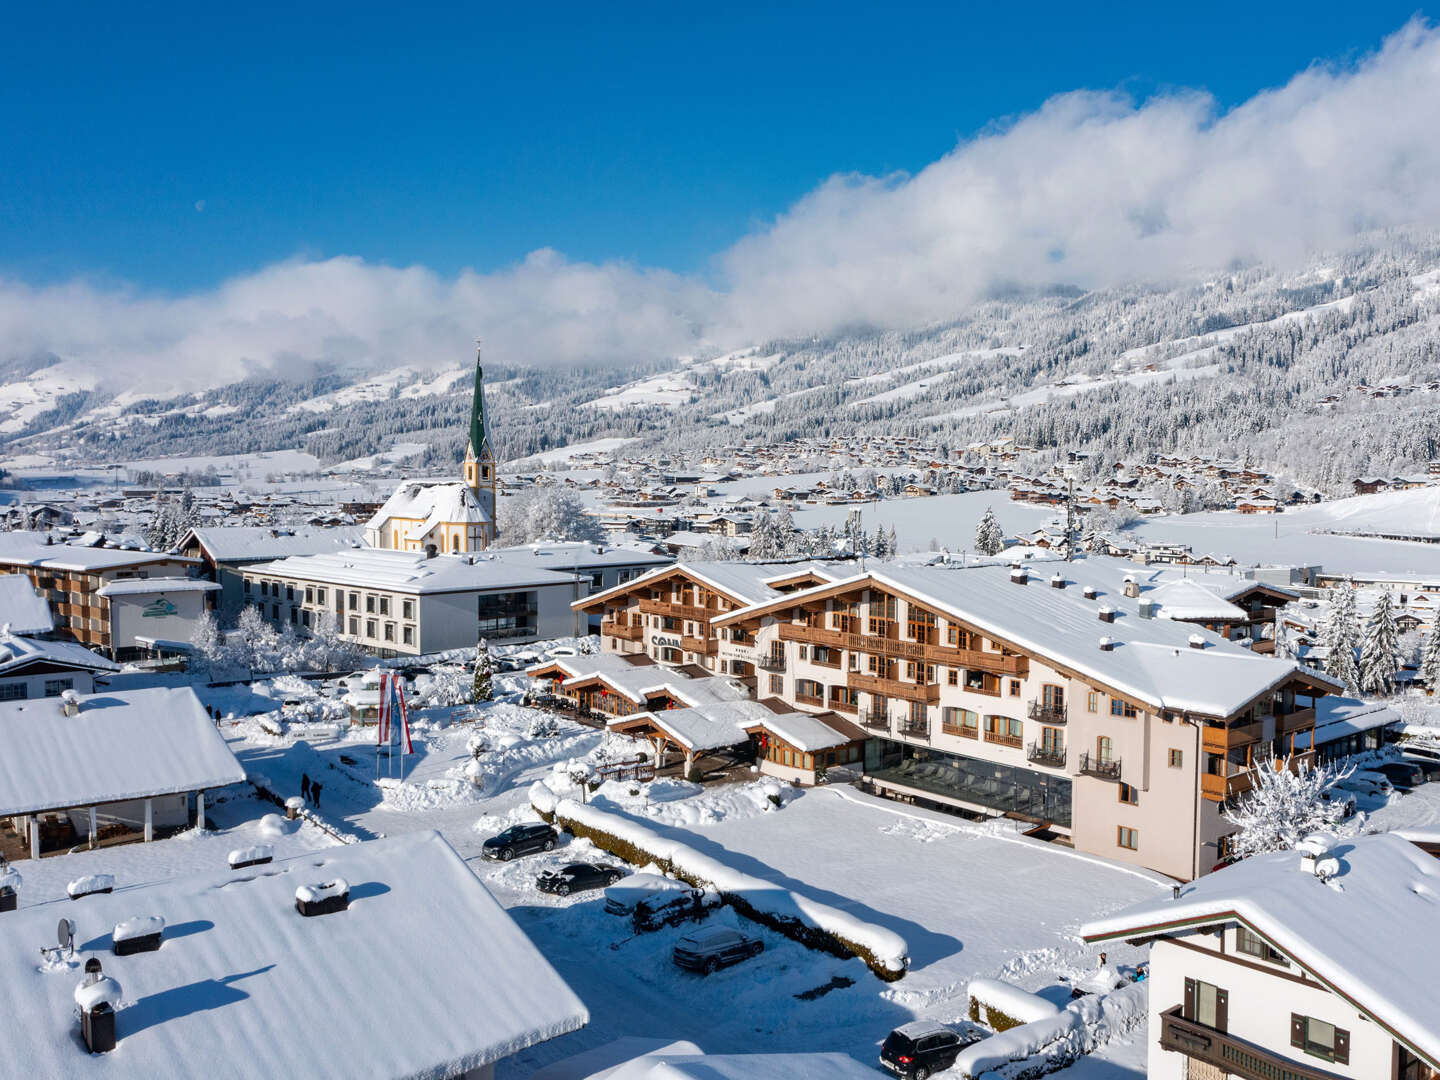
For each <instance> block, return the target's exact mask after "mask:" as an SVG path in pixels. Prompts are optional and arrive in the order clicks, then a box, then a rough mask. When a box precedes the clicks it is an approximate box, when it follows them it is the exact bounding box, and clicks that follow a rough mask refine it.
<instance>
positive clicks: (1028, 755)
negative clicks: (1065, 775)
mask: <svg viewBox="0 0 1440 1080" xmlns="http://www.w3.org/2000/svg"><path fill="white" fill-rule="evenodd" d="M1025 760H1026V761H1029V762H1032V763H1033V764H1035V765H1044V766H1045V767H1046V768H1049V769H1063V768H1065V763H1066V761H1067V760H1068V759H1067V756H1066V750H1065V747H1063V746H1046V745H1045V744H1044V743H1033V742H1032V743H1031V744H1030V745H1029V746H1027V747H1026V748H1025Z"/></svg>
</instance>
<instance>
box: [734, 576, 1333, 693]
mask: <svg viewBox="0 0 1440 1080" xmlns="http://www.w3.org/2000/svg"><path fill="white" fill-rule="evenodd" d="M1055 565H1056V564H1048V565H1045V566H1043V567H1037V569H1036V570H1034V571H1030V572H1029V573H1030V575H1031V576H1030V581H1029V583H1028V584H1026V585H1023V586H1022V585H1018V584H1016V583H1015V582H1014V581H1012V579H1011V571H1010V569H1009V568H1008V567H1006V566H1000V565H988V566H971V567H954V566H902V565H895V564H884V565H880V566H878V567H877V568H875V569H872V570H870V571H869V572H868V573H864V574H857V575H855V576H854V577H851V578H847V579H845V580H844V581H842V582H837V583H836V585H838V586H842V587H845V588H849V587H851V586H854V587H856V588H860V587H863V586H865V585H867V584H871V583H873V584H876V585H879V586H882V587H887V588H890V589H893V590H896V591H897V592H900V593H904V594H906V595H909V596H913V597H915V599H916V600H918V601H920V602H921V603H924V604H928V605H930V606H931V607H933V608H934V609H936V610H937V611H940V612H941V613H942V614H945V613H948V614H950V615H953V616H954V617H955V618H956V619H959V620H961V621H963V622H965V623H967V624H969V625H971V626H974V627H977V628H978V629H980V630H981V631H982V632H984V633H985V634H986V635H988V636H993V637H995V638H997V639H999V640H1001V641H1004V642H1005V643H1007V644H1008V645H1010V646H1011V647H1013V648H1015V649H1018V650H1023V651H1025V652H1027V653H1031V654H1033V655H1035V656H1038V657H1039V658H1041V659H1042V660H1048V661H1050V662H1052V663H1056V664H1059V665H1062V666H1064V667H1067V668H1069V669H1071V670H1073V671H1075V672H1076V673H1078V674H1079V675H1080V676H1081V677H1083V678H1088V679H1092V680H1094V681H1095V682H1097V683H1100V684H1102V685H1104V686H1106V687H1109V688H1111V689H1112V690H1113V691H1117V692H1119V693H1122V694H1127V695H1129V696H1131V697H1134V698H1136V699H1137V700H1140V701H1144V702H1146V703H1148V704H1150V705H1151V706H1152V707H1153V708H1155V709H1157V710H1160V709H1170V710H1174V711H1177V712H1194V713H1199V714H1201V715H1205V716H1221V717H1225V716H1230V715H1232V714H1233V713H1235V712H1237V711H1238V710H1240V709H1241V708H1243V707H1244V706H1246V705H1247V704H1248V703H1249V702H1251V701H1253V700H1254V699H1255V698H1256V697H1258V696H1259V695H1260V694H1262V693H1265V692H1266V691H1268V690H1270V689H1272V688H1274V687H1276V686H1278V685H1279V684H1280V683H1282V682H1284V681H1285V680H1287V679H1289V678H1292V677H1295V678H1302V679H1305V680H1307V681H1309V682H1311V683H1312V684H1316V685H1318V686H1319V687H1321V688H1324V687H1326V686H1328V685H1330V684H1332V683H1333V680H1330V679H1328V678H1327V677H1325V676H1322V675H1319V674H1317V673H1316V672H1312V671H1309V670H1308V669H1305V668H1302V667H1301V666H1300V665H1299V663H1298V662H1296V661H1294V660H1283V659H1277V658H1274V657H1269V656H1261V655H1257V654H1255V653H1253V652H1251V651H1250V650H1249V649H1242V648H1240V647H1239V646H1237V645H1234V644H1232V643H1231V642H1229V641H1226V640H1225V639H1224V638H1222V637H1220V636H1219V635H1216V634H1211V633H1209V632H1207V631H1204V630H1201V629H1199V628H1197V627H1196V626H1194V625H1193V624H1190V623H1178V622H1174V621H1172V620H1170V619H1159V618H1142V617H1141V615H1140V613H1139V603H1140V601H1139V600H1136V599H1132V598H1130V597H1126V596H1125V595H1123V593H1122V592H1121V591H1120V590H1118V589H1116V590H1115V591H1113V592H1112V591H1110V589H1108V588H1106V589H1102V590H1100V591H1099V593H1098V595H1097V597H1096V599H1093V600H1088V599H1086V598H1085V596H1084V593H1083V585H1084V584H1085V581H1086V575H1085V563H1084V562H1083V561H1082V562H1075V563H1067V564H1065V566H1064V568H1063V573H1064V577H1065V580H1066V581H1067V582H1068V587H1066V588H1064V589H1054V588H1051V587H1050V586H1049V585H1048V584H1047V583H1046V578H1047V577H1048V576H1049V575H1050V573H1051V572H1052V569H1053V567H1054V566H1055ZM835 587H836V586H835V585H831V586H816V587H815V588H814V589H807V590H804V591H801V592H797V593H791V594H790V595H788V596H785V597H781V598H779V599H778V600H775V601H771V602H766V603H760V604H754V605H751V606H750V607H748V608H742V609H740V610H738V611H735V612H731V613H729V614H727V615H721V616H718V617H716V618H715V619H714V620H712V621H713V622H715V623H717V624H722V625H724V624H730V623H733V622H737V621H740V620H742V619H744V618H747V617H753V616H754V615H756V614H760V613H765V612H770V611H773V612H775V613H777V614H782V615H783V613H784V612H785V611H786V610H787V606H788V605H789V604H792V603H798V602H800V601H802V600H803V599H804V598H805V597H806V596H808V595H810V594H812V593H814V592H817V591H823V590H826V589H834V588H835ZM1105 606H1108V607H1111V608H1113V609H1115V613H1116V617H1115V621H1114V622H1113V623H1103V622H1101V621H1100V620H1099V610H1100V608H1101V607H1105ZM1195 635H1199V637H1200V638H1201V639H1202V640H1203V642H1204V647H1203V648H1199V649H1196V648H1192V647H1191V643H1190V638H1191V637H1192V636H1195ZM1102 637H1107V638H1110V639H1111V640H1112V641H1113V642H1114V647H1113V648H1111V649H1108V650H1105V649H1101V648H1100V647H1099V641H1100V639H1101V638H1102ZM1334 688H1335V689H1336V690H1338V689H1340V687H1339V686H1338V684H1337V685H1335V687H1334Z"/></svg>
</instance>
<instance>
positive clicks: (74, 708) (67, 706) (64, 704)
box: [60, 690, 80, 716]
mask: <svg viewBox="0 0 1440 1080" xmlns="http://www.w3.org/2000/svg"><path fill="white" fill-rule="evenodd" d="M60 711H61V712H62V713H64V714H65V715H66V716H79V715H80V695H79V694H77V693H76V692H75V691H74V690H62V691H61V692H60Z"/></svg>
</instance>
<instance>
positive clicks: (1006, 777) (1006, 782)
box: [865, 739, 1071, 827]
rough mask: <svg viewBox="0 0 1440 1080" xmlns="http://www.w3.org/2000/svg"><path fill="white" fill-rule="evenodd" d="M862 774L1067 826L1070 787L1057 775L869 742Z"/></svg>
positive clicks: (885, 742)
mask: <svg viewBox="0 0 1440 1080" xmlns="http://www.w3.org/2000/svg"><path fill="white" fill-rule="evenodd" d="M865 772H866V774H867V775H869V776H871V777H873V778H874V779H876V780H880V781H888V782H890V783H893V784H897V785H903V786H905V787H910V788H914V789H917V790H919V791H926V792H930V793H932V794H935V795H941V796H947V797H949V798H952V799H958V800H961V801H964V802H970V803H974V804H976V805H978V806H984V807H988V808H990V809H992V810H999V811H1001V812H1002V813H1015V814H1020V815H1023V816H1024V817H1026V818H1033V819H1036V820H1044V821H1049V822H1051V823H1053V824H1055V825H1062V826H1066V827H1069V825H1070V821H1071V791H1070V789H1071V785H1070V780H1069V779H1068V778H1066V777H1063V776H1049V775H1045V774H1042V773H1040V772H1038V771H1035V770H1033V769H1025V768H1021V767H1019V766H1013V765H1002V764H999V763H996V762H993V761H985V760H982V759H980V758H972V757H966V756H965V755H964V754H951V753H947V752H946V751H944V750H937V749H935V748H934V747H929V746H916V745H913V744H911V743H899V742H895V741H892V740H890V739H870V740H868V741H867V742H866V743H865Z"/></svg>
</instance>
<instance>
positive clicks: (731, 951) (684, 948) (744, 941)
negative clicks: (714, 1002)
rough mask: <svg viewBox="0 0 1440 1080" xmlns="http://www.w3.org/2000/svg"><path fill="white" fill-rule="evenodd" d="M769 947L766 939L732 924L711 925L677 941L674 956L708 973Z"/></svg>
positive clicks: (688, 966) (686, 965) (678, 962)
mask: <svg viewBox="0 0 1440 1080" xmlns="http://www.w3.org/2000/svg"><path fill="white" fill-rule="evenodd" d="M764 951H765V943H764V942H763V941H761V940H760V939H759V938H757V937H751V936H750V935H749V934H742V933H741V932H740V931H739V930H736V929H734V928H732V927H729V926H707V927H704V928H703V929H700V930H693V931H691V932H690V933H688V934H686V935H685V936H684V937H682V938H681V939H680V940H679V941H677V942H676V943H675V949H674V951H673V952H672V953H671V954H670V958H671V959H672V960H673V961H674V962H675V964H676V965H677V966H679V967H682V968H685V969H686V970H688V971H699V972H703V973H704V974H706V975H709V974H710V973H711V972H714V971H719V970H720V969H721V968H722V967H728V966H729V965H731V964H738V963H740V961H742V960H748V959H750V957H752V956H759V955H760V954H761V953H762V952H764Z"/></svg>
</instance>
